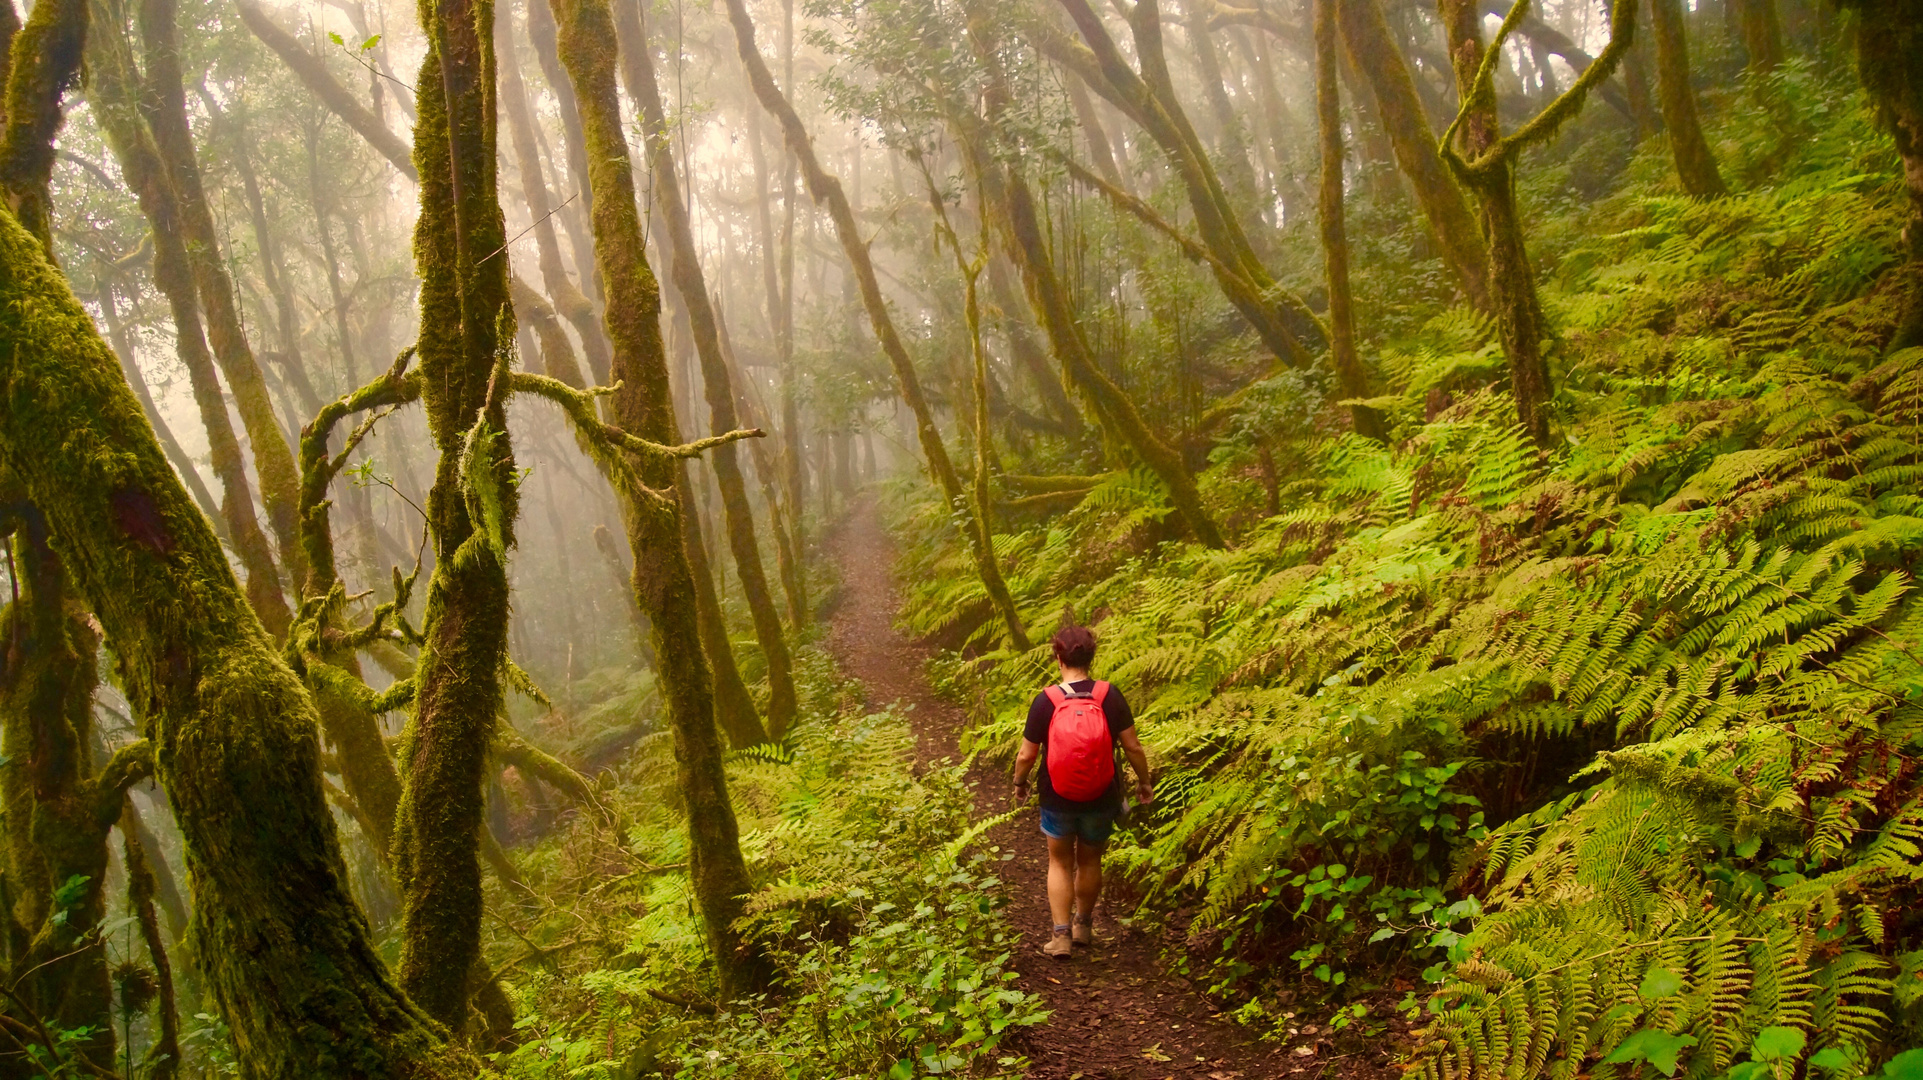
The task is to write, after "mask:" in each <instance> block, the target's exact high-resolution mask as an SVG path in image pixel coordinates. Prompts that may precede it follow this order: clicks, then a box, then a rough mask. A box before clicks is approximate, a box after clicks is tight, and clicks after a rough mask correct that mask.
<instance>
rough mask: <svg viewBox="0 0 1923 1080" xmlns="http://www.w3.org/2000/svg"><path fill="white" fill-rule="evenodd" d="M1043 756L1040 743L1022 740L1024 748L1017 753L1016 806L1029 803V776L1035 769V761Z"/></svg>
mask: <svg viewBox="0 0 1923 1080" xmlns="http://www.w3.org/2000/svg"><path fill="white" fill-rule="evenodd" d="M1041 754H1042V747H1041V744H1040V743H1033V742H1029V741H1028V739H1027V738H1023V739H1022V748H1021V749H1020V750H1018V751H1016V752H1015V805H1017V806H1020V805H1021V804H1023V803H1025V802H1027V801H1028V774H1029V771H1030V770H1032V769H1034V768H1035V759H1036V758H1038V757H1040V756H1041Z"/></svg>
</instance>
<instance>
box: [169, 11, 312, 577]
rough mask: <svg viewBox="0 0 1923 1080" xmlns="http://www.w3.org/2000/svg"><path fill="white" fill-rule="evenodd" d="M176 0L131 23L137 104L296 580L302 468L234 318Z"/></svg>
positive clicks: (265, 501) (284, 558) (284, 561)
mask: <svg viewBox="0 0 1923 1080" xmlns="http://www.w3.org/2000/svg"><path fill="white" fill-rule="evenodd" d="M175 21H176V20H175V0H140V7H139V9H138V15H137V18H136V22H137V23H138V24H139V27H140V38H141V45H142V51H143V53H144V54H145V57H146V61H147V80H146V86H145V87H144V92H143V93H142V95H141V99H142V100H141V105H142V108H141V111H142V113H144V114H145V116H146V118H147V126H148V128H149V130H151V131H152V132H153V137H154V146H155V148H156V149H158V150H159V151H160V159H161V162H162V163H163V164H164V165H165V166H166V169H167V176H168V181H169V183H170V184H171V185H172V187H173V190H174V196H175V201H176V204H177V205H178V207H179V210H180V219H179V220H180V226H181V230H182V232H183V233H184V235H183V237H182V239H183V240H185V241H186V244H187V259H188V265H189V266H190V267H191V268H192V270H193V276H194V290H195V292H196V293H197V294H198V295H199V297H200V309H201V312H202V313H203V314H204V315H205V316H206V322H207V340H208V344H210V345H212V346H213V350H214V361H215V362H216V363H218V364H219V365H220V372H221V374H222V375H224V376H226V379H227V387H228V389H229V390H231V391H232V392H233V395H234V404H235V406H236V408H237V411H238V412H239V413H240V420H241V424H242V425H243V426H245V427H246V429H247V442H248V445H250V446H251V447H252V448H253V452H254V471H255V473H256V474H257V475H258V476H259V479H260V496H261V504H262V505H263V506H265V507H266V509H267V527H268V529H269V530H270V531H271V532H272V533H273V534H274V541H275V544H276V546H277V547H278V549H279V554H280V562H281V565H282V566H284V567H286V569H287V572H288V575H289V577H290V578H291V579H292V580H293V581H295V582H299V581H300V580H301V578H302V576H303V573H302V570H301V566H300V535H299V533H300V527H299V522H297V521H296V520H295V513H294V504H295V502H296V501H298V499H299V490H300V474H299V472H298V471H297V470H296V469H295V468H294V453H293V451H292V450H291V449H289V448H288V445H287V435H286V432H285V431H284V430H283V429H282V427H281V425H280V421H279V420H278V419H277V418H276V417H275V416H274V405H273V401H272V399H271V398H270V397H269V396H268V393H267V381H266V380H265V379H264V378H262V377H261V373H260V363H259V362H258V361H257V360H255V359H254V350H253V348H252V347H251V346H249V345H248V343H247V333H246V330H245V329H243V328H242V326H241V322H240V309H239V307H238V306H237V303H236V294H235V291H234V282H233V278H232V277H231V276H230V275H229V274H228V273H227V266H226V264H225V263H223V262H221V257H220V233H219V231H218V230H217V229H216V228H215V226H214V215H213V212H212V211H211V210H209V209H208V206H207V194H206V192H205V191H204V190H203V189H202V186H201V182H200V162H199V160H198V159H197V157H196V156H195V153H194V140H193V135H192V134H191V133H190V132H189V130H188V127H187V91H186V87H185V84H184V83H183V82H182V79H181V71H180V43H179V33H178V30H177V29H176V27H175Z"/></svg>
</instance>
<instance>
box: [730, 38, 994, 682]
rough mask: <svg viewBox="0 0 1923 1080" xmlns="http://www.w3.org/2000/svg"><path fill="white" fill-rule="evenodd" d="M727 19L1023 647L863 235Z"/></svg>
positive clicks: (930, 461) (925, 450)
mask: <svg viewBox="0 0 1923 1080" xmlns="http://www.w3.org/2000/svg"><path fill="white" fill-rule="evenodd" d="M728 20H729V22H730V23H732V24H733V26H734V33H735V45H736V47H737V49H738V51H739V52H740V54H741V62H742V65H743V66H744V67H745V68H746V69H747V72H748V81H749V83H750V84H751V85H752V86H753V87H754V92H755V97H756V98H757V99H758V100H759V101H760V102H761V107H762V108H764V109H766V110H767V111H768V112H769V114H770V115H772V116H773V117H774V118H775V120H776V121H777V122H778V123H779V124H780V125H781V132H782V137H783V138H785V139H786V140H787V143H788V152H789V153H790V154H792V155H793V156H794V158H795V161H796V162H797V163H798V164H799V165H800V166H801V169H802V175H803V177H804V178H805V179H806V180H807V184H808V194H809V195H811V196H813V197H814V200H815V202H816V203H817V204H819V205H821V206H822V207H824V208H825V209H826V210H827V211H828V217H829V219H830V220H831V221H833V222H834V225H835V234H836V236H837V237H838V238H839V239H840V241H841V250H842V253H843V254H844V255H846V256H847V259H848V266H849V269H850V270H851V272H852V273H853V274H854V276H855V281H856V284H857V285H858V286H859V288H860V291H861V301H862V306H863V307H864V308H865V309H867V312H868V324H869V326H870V327H871V328H872V329H873V330H874V332H875V337H876V339H877V340H878V341H879V342H880V343H881V350H882V353H883V354H884V355H886V356H887V357H888V362H889V365H890V366H891V367H892V368H893V369H894V375H895V388H896V390H897V391H899V392H900V394H901V399H902V401H903V402H904V403H905V404H906V405H907V406H908V408H909V410H910V411H911V412H913V413H914V417H915V434H916V438H917V439H918V440H919V442H920V444H921V452H922V460H923V462H924V463H925V464H926V465H927V467H928V472H929V474H930V476H931V477H932V478H933V479H934V481H935V484H936V486H938V487H939V488H941V492H942V497H943V498H944V499H946V500H947V502H948V505H949V506H950V507H952V508H953V509H954V511H955V513H957V514H958V515H962V516H964V517H966V518H968V519H971V520H969V522H968V524H967V525H966V526H965V527H964V529H963V532H964V534H965V535H966V536H967V538H968V540H969V550H970V553H971V554H972V555H973V557H974V561H975V570H976V573H978V574H979V575H980V576H981V579H982V586H983V588H984V589H985V590H986V591H987V593H988V597H989V601H990V603H991V604H993V605H994V609H995V612H996V614H997V615H999V616H1000V617H1001V620H1002V625H1003V629H1004V630H1005V631H1006V632H1007V634H1008V639H1009V641H1010V642H1011V643H1012V644H1013V645H1014V646H1015V647H1016V648H1018V649H1022V650H1024V651H1026V650H1027V649H1028V648H1029V641H1028V632H1027V630H1026V628H1025V627H1024V626H1023V625H1022V620H1021V615H1020V613H1019V612H1018V611H1016V609H1015V601H1014V598H1013V597H1012V596H1011V595H1010V594H1009V591H1008V583H1007V582H1006V581H1005V580H1004V579H1003V578H1002V572H1001V567H1000V565H999V564H998V563H997V561H996V558H995V548H994V545H993V544H992V543H989V542H987V540H986V537H985V533H984V532H983V531H982V530H981V529H979V528H978V527H977V526H976V525H975V524H974V523H973V521H972V518H973V514H972V513H970V511H969V509H968V502H967V496H966V495H965V493H964V492H963V490H962V486H961V477H960V476H959V475H958V474H957V473H956V472H955V466H954V463H953V462H952V461H951V460H950V459H949V457H948V450H947V448H946V447H945V446H944V445H943V444H942V437H941V429H940V428H938V427H937V426H936V425H935V417H934V412H933V410H932V409H930V408H929V405H928V399H927V397H926V396H925V395H924V394H923V393H922V388H921V377H920V376H919V375H917V374H916V373H915V363H914V360H912V359H911V358H910V357H909V355H908V349H907V347H906V346H904V345H903V344H902V341H901V335H900V334H899V333H897V332H896V330H895V322H894V317H893V316H891V315H890V314H889V313H888V303H887V301H886V300H885V299H883V298H882V295H881V282H880V281H879V280H878V279H877V278H876V276H875V266H874V262H873V260H872V259H870V258H869V254H868V243H867V241H866V240H864V239H863V238H862V236H861V232H860V230H859V229H858V228H857V227H856V225H855V215H854V211H853V210H852V209H851V208H850V207H849V204H848V196H847V194H846V193H845V192H843V190H842V187H841V181H839V180H837V179H836V178H835V177H834V176H833V175H832V174H830V173H829V172H828V171H827V170H826V169H824V168H822V166H821V161H820V159H819V158H818V157H817V156H816V154H815V149H814V143H813V142H812V140H810V139H809V137H808V130H807V128H806V127H804V126H803V125H802V123H801V117H800V115H799V114H797V113H796V112H795V110H794V106H793V105H792V104H791V103H789V101H788V99H787V97H786V96H785V95H784V94H783V93H782V91H781V87H779V86H777V85H776V84H775V81H774V76H773V75H772V74H770V73H769V71H768V63H767V61H766V60H764V59H762V56H761V50H760V47H759V46H757V45H756V44H755V27H754V21H753V19H751V18H750V17H749V15H748V9H747V6H746V4H745V3H743V0H728Z"/></svg>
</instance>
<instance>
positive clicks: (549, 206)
mask: <svg viewBox="0 0 1923 1080" xmlns="http://www.w3.org/2000/svg"><path fill="white" fill-rule="evenodd" d="M537 3H538V0H537ZM494 34H495V42H496V48H497V50H498V51H499V52H500V55H501V57H502V58H503V59H502V64H501V111H502V113H503V114H505V115H506V117H507V126H508V136H509V141H510V142H511V143H512V144H513V148H514V168H515V170H516V171H517V172H519V173H520V176H521V195H522V198H523V199H525V200H526V202H527V212H528V220H530V221H532V222H533V223H534V224H533V229H534V243H535V248H536V251H537V252H538V253H539V265H540V268H541V284H542V286H543V287H545V288H546V289H547V294H548V297H549V298H550V299H552V300H553V301H554V309H555V311H556V312H558V313H559V314H560V316H561V317H562V318H564V319H566V320H567V321H568V323H569V324H570V325H572V326H573V327H574V331H575V333H577V334H579V335H580V336H581V349H582V351H583V352H584V353H586V354H587V358H588V370H589V371H594V372H605V371H607V370H608V339H607V335H605V334H603V333H602V332H601V317H600V315H599V314H597V313H596V312H595V310H594V301H592V300H589V299H588V297H587V294H586V293H584V292H582V291H581V289H580V287H579V286H577V285H575V284H574V281H573V279H571V278H569V277H568V272H567V268H566V266H565V265H564V264H563V263H562V261H561V242H560V237H559V236H558V235H556V233H555V231H554V220H553V218H552V216H551V215H552V212H553V209H554V199H553V196H551V195H550V194H549V193H548V185H547V179H546V176H545V174H544V173H543V172H542V170H541V151H540V147H539V146H538V145H537V144H536V142H535V138H534V130H535V129H534V114H533V112H532V110H530V109H529V107H528V100H527V87H526V85H525V84H524V83H523V81H522V79H521V65H520V64H519V63H518V62H517V60H518V57H517V54H516V52H515V48H514V17H513V15H512V14H511V13H509V12H505V11H503V12H499V13H497V14H496V15H495V19H494Z"/></svg>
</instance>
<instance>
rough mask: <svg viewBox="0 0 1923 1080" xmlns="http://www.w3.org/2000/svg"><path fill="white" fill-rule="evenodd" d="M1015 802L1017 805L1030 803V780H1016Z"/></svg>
mask: <svg viewBox="0 0 1923 1080" xmlns="http://www.w3.org/2000/svg"><path fill="white" fill-rule="evenodd" d="M1014 802H1015V805H1016V806H1017V807H1022V806H1027V805H1028V781H1026V780H1017V781H1015V793H1014Z"/></svg>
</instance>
